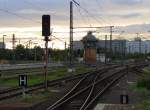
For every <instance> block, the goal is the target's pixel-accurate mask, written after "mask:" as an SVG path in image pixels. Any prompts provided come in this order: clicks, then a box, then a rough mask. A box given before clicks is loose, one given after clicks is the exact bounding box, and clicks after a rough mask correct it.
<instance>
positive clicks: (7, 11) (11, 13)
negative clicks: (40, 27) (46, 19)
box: [0, 8, 41, 24]
mask: <svg viewBox="0 0 150 110" xmlns="http://www.w3.org/2000/svg"><path fill="white" fill-rule="evenodd" d="M0 11H1V12H4V13H7V14H10V15H13V16H16V17H18V18H21V19H24V20H27V21H30V22H35V23H38V24H41V22H40V21H35V20H33V19H31V18H27V17H24V16H21V15H19V14H17V13H13V12H11V11H9V10H6V9H1V8H0Z"/></svg>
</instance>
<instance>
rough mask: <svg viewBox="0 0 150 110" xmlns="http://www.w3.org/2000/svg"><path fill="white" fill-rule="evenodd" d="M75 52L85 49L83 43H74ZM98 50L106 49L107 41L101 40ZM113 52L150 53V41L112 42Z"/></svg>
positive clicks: (108, 46)
mask: <svg viewBox="0 0 150 110" xmlns="http://www.w3.org/2000/svg"><path fill="white" fill-rule="evenodd" d="M73 46H74V50H77V49H83V48H84V47H83V44H82V42H81V41H74V43H73ZM96 47H97V48H105V40H99V41H98V42H97V45H96ZM107 49H110V41H109V40H107ZM112 50H113V52H119V53H124V52H126V53H143V54H145V53H150V40H146V41H142V40H141V39H140V38H135V39H134V40H133V41H128V40H118V39H116V40H112Z"/></svg>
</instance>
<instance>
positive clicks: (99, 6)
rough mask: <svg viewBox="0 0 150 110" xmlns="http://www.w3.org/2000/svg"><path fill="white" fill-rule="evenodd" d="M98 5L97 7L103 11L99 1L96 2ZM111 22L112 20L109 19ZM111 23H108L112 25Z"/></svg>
mask: <svg viewBox="0 0 150 110" xmlns="http://www.w3.org/2000/svg"><path fill="white" fill-rule="evenodd" d="M95 2H96V4H97V7H98V8H99V9H100V10H103V8H102V6H101V5H100V3H99V1H98V0H95ZM109 20H110V21H111V22H112V20H111V19H109ZM111 22H108V24H111Z"/></svg>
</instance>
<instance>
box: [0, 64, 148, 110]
mask: <svg viewBox="0 0 150 110" xmlns="http://www.w3.org/2000/svg"><path fill="white" fill-rule="evenodd" d="M146 66H147V65H146V64H138V65H137V64H128V65H118V64H110V65H99V66H97V67H89V66H83V67H84V69H83V67H82V69H81V67H78V69H79V71H78V70H77V71H76V72H75V73H74V74H72V73H71V75H70V73H69V74H62V75H59V76H58V77H53V79H51V78H50V79H49V80H48V88H47V89H46V90H45V89H44V88H45V86H44V83H43V82H40V81H39V82H34V81H33V82H34V83H30V84H29V86H28V87H26V89H25V91H24V92H23V89H22V88H21V87H17V85H16V84H17V83H14V82H13V81H9V80H16V81H18V80H17V75H18V74H19V73H20V72H22V70H21V71H19V70H18V73H17V72H16V73H17V75H16V74H14V75H9V74H10V73H9V72H10V70H7V71H6V70H5V71H4V73H5V74H6V73H7V74H8V73H9V74H8V75H2V77H1V80H4V81H6V82H7V81H8V82H10V83H4V85H5V86H4V87H3V84H1V87H0V110H122V109H123V110H124V109H127V110H130V109H131V108H133V105H134V104H137V103H138V102H139V101H141V100H144V98H145V97H144V95H142V93H140V92H137V91H135V90H132V89H131V85H132V84H133V83H135V82H136V81H137V79H138V78H139V77H142V76H143V75H144V74H145V73H144V72H143V70H142V69H143V68H144V67H146ZM56 68H57V67H56ZM59 68H62V70H61V69H60V70H59V72H60V73H63V72H65V71H64V70H63V69H64V67H59ZM87 68H88V69H87ZM40 69H41V68H39V69H31V70H32V72H31V70H30V69H27V70H28V72H27V70H26V71H25V70H24V72H26V73H30V74H28V75H29V76H32V75H33V76H40V77H42V73H40V72H39V70H40ZM56 70H57V69H56ZM15 71H16V70H15ZM29 71H30V72H29ZM54 71H55V69H54V68H53V71H52V70H51V68H50V69H49V74H50V73H52V72H54ZM54 74H55V72H54ZM6 76H8V77H6ZM33 76H32V77H33ZM28 80H30V79H28ZM32 80H33V79H32ZM42 80H43V79H42ZM11 83H14V84H11ZM6 85H7V87H6ZM122 94H128V97H129V102H128V104H121V102H120V95H122Z"/></svg>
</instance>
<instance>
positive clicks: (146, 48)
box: [126, 40, 150, 54]
mask: <svg viewBox="0 0 150 110" xmlns="http://www.w3.org/2000/svg"><path fill="white" fill-rule="evenodd" d="M126 50H127V52H128V53H143V54H144V53H150V41H149V40H146V41H141V40H134V41H128V42H127V43H126Z"/></svg>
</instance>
